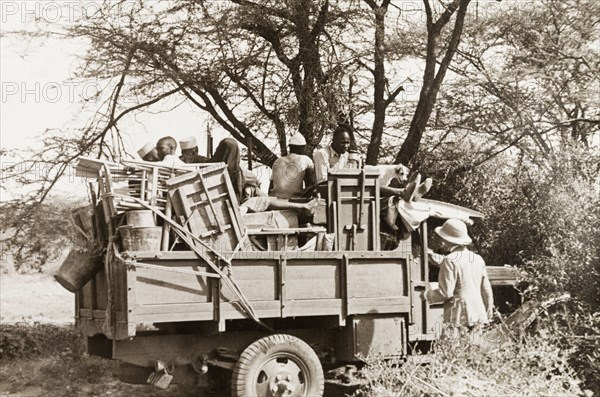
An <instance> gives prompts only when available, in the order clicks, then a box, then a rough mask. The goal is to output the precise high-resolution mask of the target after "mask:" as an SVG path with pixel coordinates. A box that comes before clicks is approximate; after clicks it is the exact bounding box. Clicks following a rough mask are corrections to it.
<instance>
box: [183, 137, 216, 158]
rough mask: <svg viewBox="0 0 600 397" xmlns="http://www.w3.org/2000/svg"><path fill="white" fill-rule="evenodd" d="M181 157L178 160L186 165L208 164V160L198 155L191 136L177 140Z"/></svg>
mask: <svg viewBox="0 0 600 397" xmlns="http://www.w3.org/2000/svg"><path fill="white" fill-rule="evenodd" d="M179 145H181V156H179V159H180V160H181V161H183V162H184V163H186V164H196V163H208V162H209V159H208V158H207V157H204V156H200V155H199V154H198V143H197V142H196V138H194V137H193V136H186V137H185V138H182V139H180V140H179Z"/></svg>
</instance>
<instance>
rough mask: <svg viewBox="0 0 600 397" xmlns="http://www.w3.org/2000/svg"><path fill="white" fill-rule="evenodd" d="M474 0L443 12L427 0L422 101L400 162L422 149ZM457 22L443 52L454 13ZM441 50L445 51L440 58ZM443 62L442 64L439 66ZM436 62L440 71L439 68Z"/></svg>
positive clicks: (463, 0)
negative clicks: (444, 31) (446, 32)
mask: <svg viewBox="0 0 600 397" xmlns="http://www.w3.org/2000/svg"><path fill="white" fill-rule="evenodd" d="M470 2H471V1H470V0H454V1H452V2H451V3H449V4H447V5H445V6H444V7H443V11H442V12H441V13H439V15H436V13H435V9H434V8H433V7H432V5H431V3H430V1H429V0H423V5H424V7H425V15H426V26H427V45H426V55H425V70H424V72H423V85H422V87H421V91H420V94H419V101H418V102H417V107H416V109H415V113H414V115H413V118H412V121H411V123H410V128H409V129H408V134H407V135H406V139H405V140H404V143H403V144H402V146H401V147H400V151H399V152H398V154H397V155H396V163H403V164H408V163H409V162H411V161H412V160H413V159H414V157H415V156H416V154H417V153H418V151H419V147H420V145H421V140H422V138H423V133H424V132H425V128H426V126H427V123H428V121H429V118H430V117H431V112H432V111H433V107H434V105H435V102H436V99H437V95H438V92H439V90H440V87H441V86H442V83H443V81H444V78H445V77H446V72H447V71H448V67H449V66H450V63H451V62H452V58H453V57H454V54H455V53H456V50H457V48H458V45H459V43H460V38H461V35H462V31H463V26H464V22H465V17H466V15H467V9H468V6H469V3H470ZM455 13H456V17H455V18H454V25H453V26H452V29H451V31H450V33H449V39H448V43H447V45H446V47H445V48H444V49H443V50H442V51H440V45H441V44H442V37H443V36H442V33H443V30H444V27H445V26H446V25H447V24H448V23H449V22H450V20H451V18H452V16H453V14H455ZM440 53H443V55H442V56H441V59H439V57H440V55H441V54H440ZM438 63H439V65H438ZM436 65H438V66H437V70H436Z"/></svg>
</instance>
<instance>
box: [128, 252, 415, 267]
mask: <svg viewBox="0 0 600 397" xmlns="http://www.w3.org/2000/svg"><path fill="white" fill-rule="evenodd" d="M224 254H226V253H224ZM131 255H132V258H135V259H142V260H156V259H157V258H160V260H161V261H190V263H194V262H195V261H200V262H202V260H201V259H199V258H198V256H197V255H196V254H195V253H194V251H168V252H167V251H166V252H160V253H158V252H156V251H136V252H132V253H131ZM289 255H291V254H288V259H290V260H296V259H298V260H309V261H310V263H315V264H316V263H317V261H316V260H320V259H339V260H341V259H342V257H343V256H344V255H346V256H347V257H348V259H350V260H352V261H353V263H354V261H356V263H358V264H360V263H361V261H362V262H370V263H371V262H372V261H373V260H377V261H380V262H384V263H397V262H398V260H405V259H406V258H407V256H408V254H407V253H406V252H402V251H379V252H371V251H347V252H342V251H310V252H301V251H298V252H294V253H293V257H291V256H289ZM278 259H279V253H274V252H266V251H253V252H238V253H236V254H235V255H233V260H234V261H235V262H236V263H235V264H234V266H239V265H245V264H248V263H252V262H253V261H255V260H266V261H269V260H271V261H275V262H276V261H277V260H278ZM165 266H166V265H165Z"/></svg>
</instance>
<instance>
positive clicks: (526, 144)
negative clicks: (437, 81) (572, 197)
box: [439, 0, 600, 167]
mask: <svg viewBox="0 0 600 397" xmlns="http://www.w3.org/2000/svg"><path fill="white" fill-rule="evenodd" d="M593 15H600V5H599V4H598V3H597V2H595V1H589V0H570V1H567V2H561V3H556V2H553V1H546V0H543V1H540V2H539V3H538V4H537V5H536V7H535V8H531V7H526V8H523V7H519V6H518V5H517V6H513V7H509V8H507V9H505V10H503V11H502V13H501V14H500V13H492V14H490V15H486V16H482V17H481V18H479V19H477V20H474V21H473V22H472V23H471V24H469V25H468V26H467V28H466V31H465V37H464V44H463V46H462V47H461V48H460V49H459V50H458V53H457V62H456V64H455V65H454V66H453V67H452V70H453V72H454V73H455V74H456V75H457V78H456V79H455V81H454V82H455V84H453V85H452V86H451V87H450V88H449V89H448V90H446V91H445V92H444V93H443V95H442V98H441V103H443V106H441V107H440V111H439V113H441V116H440V117H439V118H440V119H441V128H443V129H444V130H445V131H446V132H448V133H450V132H451V133H454V134H459V135H471V136H475V137H479V141H480V142H482V145H481V147H482V149H481V151H480V153H478V155H477V156H474V158H473V162H472V163H471V164H464V167H474V166H477V165H479V164H481V163H483V162H485V161H487V160H489V159H490V158H492V157H494V156H496V155H498V154H500V153H503V152H505V151H507V150H513V149H516V150H517V151H518V152H519V153H520V154H521V155H522V156H526V157H527V158H528V160H529V161H534V162H536V163H537V164H538V165H539V166H544V167H547V166H554V165H555V164H554V161H553V158H554V156H555V154H557V153H558V152H560V151H562V149H564V148H567V147H570V146H573V145H582V146H584V147H587V146H588V145H589V144H590V143H591V141H592V139H591V138H592V137H593V135H594V134H597V132H598V130H599V126H600V106H599V105H598V92H600V77H599V76H600V51H599V50H598V46H597V42H598V39H599V37H598V34H597V31H598V24H599V23H600V22H599V21H598V19H597V18H594V17H593ZM464 87H469V89H468V90H465V89H464ZM574 160H576V159H574Z"/></svg>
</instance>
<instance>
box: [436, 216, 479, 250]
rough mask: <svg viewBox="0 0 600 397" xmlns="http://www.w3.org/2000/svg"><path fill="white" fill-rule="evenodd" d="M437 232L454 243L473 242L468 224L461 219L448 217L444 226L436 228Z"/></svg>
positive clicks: (464, 243) (466, 243)
mask: <svg viewBox="0 0 600 397" xmlns="http://www.w3.org/2000/svg"><path fill="white" fill-rule="evenodd" d="M435 234H437V235H438V236H440V237H441V238H442V239H444V240H446V241H448V242H449V243H452V244H457V245H468V244H471V241H472V240H471V237H469V233H468V231H467V225H466V224H465V223H464V222H463V221H461V220H460V219H448V220H447V221H446V222H444V224H443V225H442V226H438V227H436V228H435Z"/></svg>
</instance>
